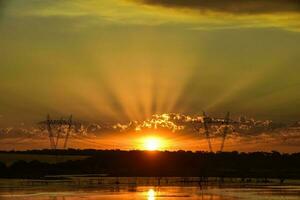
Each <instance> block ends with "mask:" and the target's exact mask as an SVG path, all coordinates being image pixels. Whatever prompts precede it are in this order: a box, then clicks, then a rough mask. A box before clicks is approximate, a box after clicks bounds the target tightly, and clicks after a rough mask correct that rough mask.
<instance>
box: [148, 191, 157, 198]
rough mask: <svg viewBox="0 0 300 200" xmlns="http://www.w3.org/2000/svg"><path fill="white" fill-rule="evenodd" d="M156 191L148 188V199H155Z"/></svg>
mask: <svg viewBox="0 0 300 200" xmlns="http://www.w3.org/2000/svg"><path fill="white" fill-rule="evenodd" d="M155 195H156V193H155V191H154V190H153V189H149V190H148V200H155Z"/></svg>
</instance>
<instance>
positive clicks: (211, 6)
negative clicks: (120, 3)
mask: <svg viewBox="0 0 300 200" xmlns="http://www.w3.org/2000/svg"><path fill="white" fill-rule="evenodd" d="M135 1H137V2H140V3H144V4H148V5H157V6H163V7H168V8H183V9H192V10H198V11H200V12H207V11H213V12H223V13H231V14H269V13H280V12H300V1H299V0H259V1H257V0H184V1H183V0H135Z"/></svg>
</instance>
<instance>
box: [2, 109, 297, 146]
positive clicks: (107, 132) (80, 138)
mask: <svg viewBox="0 0 300 200" xmlns="http://www.w3.org/2000/svg"><path fill="white" fill-rule="evenodd" d="M210 119H211V120H212V122H211V123H209V125H208V127H209V132H210V138H211V140H212V141H214V143H215V145H216V147H215V148H218V144H219V142H220V139H221V137H222V134H223V131H224V128H225V125H224V121H223V120H224V119H217V118H210ZM203 120H204V118H203V116H189V115H182V114H162V115H153V116H152V117H151V118H149V119H146V120H143V121H131V122H129V123H127V124H122V123H116V124H114V123H111V124H107V123H106V124H105V123H88V122H85V123H82V124H77V125H76V126H73V127H72V130H71V136H70V142H71V143H72V146H73V147H77V146H78V144H79V143H84V144H82V145H83V146H81V147H82V148H87V146H86V145H87V144H85V142H87V143H88V145H91V144H90V143H91V142H92V144H93V145H95V148H121V149H122V148H132V147H131V146H130V143H132V142H131V140H134V139H136V138H138V137H141V136H143V135H144V136H146V135H148V134H149V133H150V134H158V135H159V136H162V137H164V136H167V137H169V138H171V140H173V142H177V143H178V144H181V145H183V146H182V147H180V148H185V149H187V150H190V149H193V150H194V149H199V148H206V146H207V144H206V136H205V129H204V125H203ZM61 134H62V135H63V131H61ZM120 137H121V138H123V139H122V141H123V140H126V141H127V140H128V141H127V142H124V143H122V144H119V143H118V142H119V140H120ZM0 138H1V141H4V142H5V143H7V142H9V141H10V142H11V143H12V141H14V144H15V145H25V144H27V148H29V149H30V148H36V147H35V146H30V145H31V144H33V143H34V141H42V142H43V145H44V146H43V147H40V148H48V143H47V141H48V132H47V130H46V128H45V127H38V126H37V127H32V128H25V127H10V128H0ZM97 141H98V142H97ZM108 141H109V142H108ZM186 143H190V145H191V146H190V145H186ZM0 144H1V143H0ZM40 144H41V143H40ZM108 144H118V145H117V146H115V145H112V146H111V147H108V146H107V145H108ZM241 144H243V145H247V146H248V148H252V147H251V146H254V147H253V149H252V150H255V151H257V150H259V149H261V148H271V149H272V150H274V149H276V150H277V149H278V150H281V149H284V148H286V150H285V151H299V150H300V149H299V145H300V122H295V123H289V124H287V123H276V122H273V121H271V120H255V119H252V118H247V117H240V118H239V119H236V120H231V122H230V125H229V129H228V134H227V142H226V144H225V146H226V148H227V147H228V148H229V149H230V150H238V151H239V150H241V148H242V149H243V148H244V147H243V145H241ZM126 145H129V146H130V147H127V146H126ZM193 145H194V146H193ZM198 145H200V146H198ZM289 148H290V149H293V150H289ZM214 150H218V149H214ZM243 150H246V151H247V149H243ZM248 150H249V151H250V150H251V149H248ZM264 150H265V149H264Z"/></svg>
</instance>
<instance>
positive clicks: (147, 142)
mask: <svg viewBox="0 0 300 200" xmlns="http://www.w3.org/2000/svg"><path fill="white" fill-rule="evenodd" d="M143 143H144V144H143V145H144V148H145V149H146V150H149V151H154V150H160V149H161V148H162V147H163V140H162V139H160V138H157V137H148V138H145V139H144V142H143Z"/></svg>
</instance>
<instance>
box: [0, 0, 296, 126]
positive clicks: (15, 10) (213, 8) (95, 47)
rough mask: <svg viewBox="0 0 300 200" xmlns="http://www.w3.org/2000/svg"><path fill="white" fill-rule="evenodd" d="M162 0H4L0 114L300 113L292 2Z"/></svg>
mask: <svg viewBox="0 0 300 200" xmlns="http://www.w3.org/2000/svg"><path fill="white" fill-rule="evenodd" d="M170 2H171V1H168V0H161V1H159V0H145V1H143V0H140V1H135V0H90V1H85V0H26V1H23V0H0V36H1V37H0V92H1V96H0V116H1V117H0V124H1V125H7V124H13V123H20V122H27V123H33V122H36V121H38V120H40V119H41V118H44V116H45V115H46V114H47V113H51V114H55V115H66V114H69V113H73V114H74V115H75V116H76V117H77V118H81V119H86V120H101V121H111V120H112V121H126V120H130V119H142V118H145V117H147V116H149V115H151V114H153V113H164V112H182V113H188V114H197V113H201V112H202V110H206V111H207V112H211V113H214V114H221V113H224V112H225V111H227V110H229V111H231V112H232V113H234V114H235V115H237V116H238V115H240V114H244V115H250V116H253V117H258V118H268V119H275V120H296V119H299V117H300V93H299V91H300V78H299V75H300V66H299V62H300V56H299V55H300V32H299V31H300V29H299V27H300V26H299V25H300V23H299V22H298V21H299V20H300V17H299V16H300V11H299V8H298V7H299V5H298V4H297V1H293V0H289V1H286V3H284V1H282V0H275V1H274V4H272V5H269V4H266V5H265V4H264V3H265V2H266V1H265V0H263V1H261V2H262V4H261V5H260V4H257V5H256V4H255V5H252V6H251V7H249V6H248V4H245V5H244V4H241V3H240V2H241V1H237V2H239V3H237V4H235V7H234V8H235V9H231V8H232V6H230V5H229V6H228V5H227V4H228V3H227V4H226V5H223V3H220V4H210V5H207V4H204V5H205V6H204V5H202V4H201V2H205V1H204V0H203V1H196V0H195V1H193V0H188V1H186V4H184V3H178V2H180V1H178V0H176V1H174V2H171V3H170ZM195 2H196V3H195ZM199 2H200V3H199ZM213 2H214V1H213ZM220 2H223V1H222V0H221V1H220ZM227 2H230V1H227ZM253 2H254V1H253ZM262 8H263V9H262ZM254 11H255V12H254Z"/></svg>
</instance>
